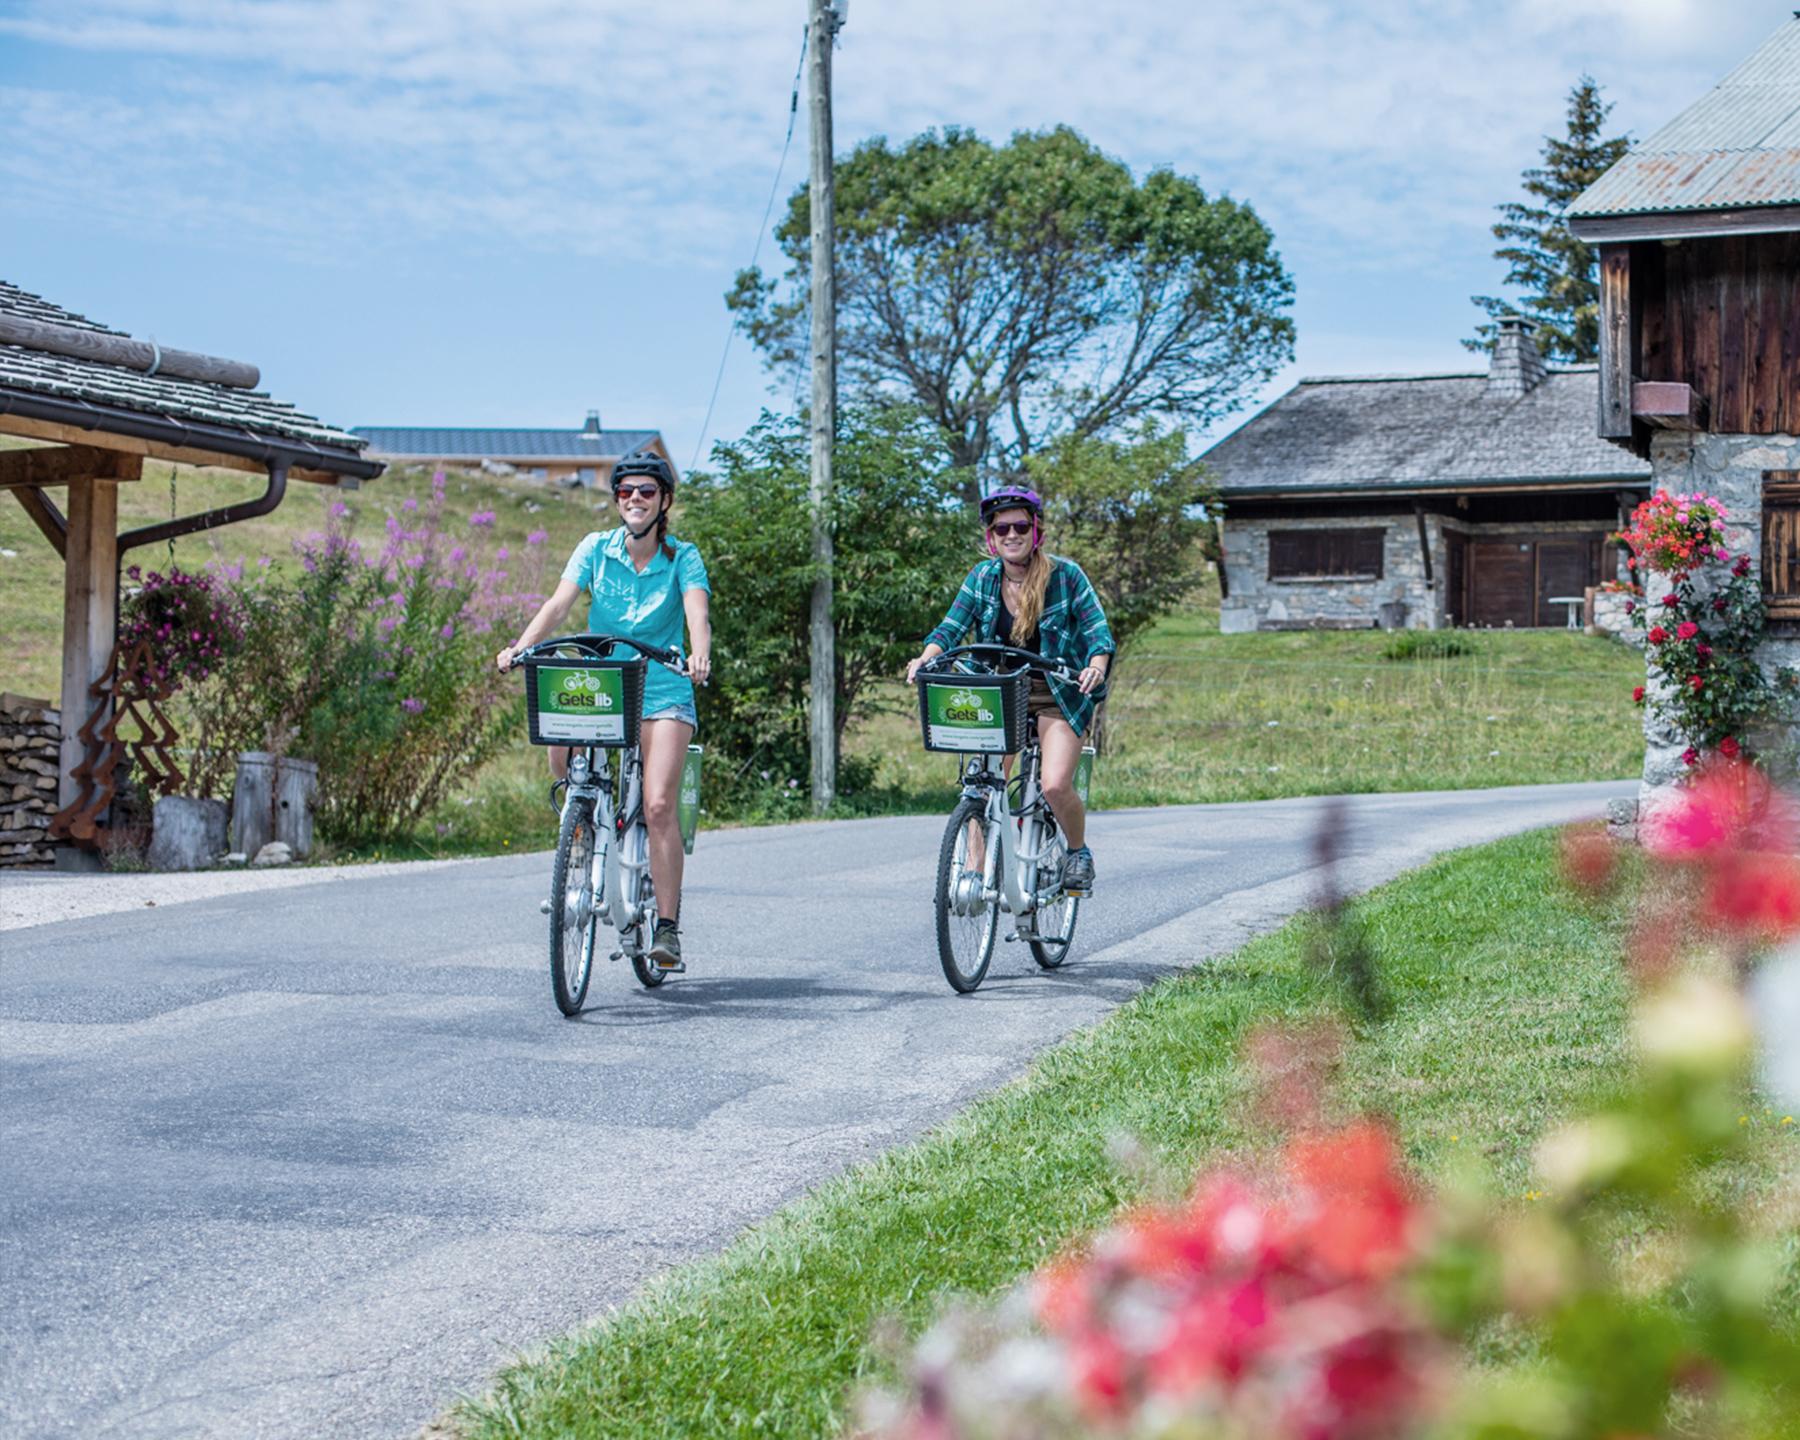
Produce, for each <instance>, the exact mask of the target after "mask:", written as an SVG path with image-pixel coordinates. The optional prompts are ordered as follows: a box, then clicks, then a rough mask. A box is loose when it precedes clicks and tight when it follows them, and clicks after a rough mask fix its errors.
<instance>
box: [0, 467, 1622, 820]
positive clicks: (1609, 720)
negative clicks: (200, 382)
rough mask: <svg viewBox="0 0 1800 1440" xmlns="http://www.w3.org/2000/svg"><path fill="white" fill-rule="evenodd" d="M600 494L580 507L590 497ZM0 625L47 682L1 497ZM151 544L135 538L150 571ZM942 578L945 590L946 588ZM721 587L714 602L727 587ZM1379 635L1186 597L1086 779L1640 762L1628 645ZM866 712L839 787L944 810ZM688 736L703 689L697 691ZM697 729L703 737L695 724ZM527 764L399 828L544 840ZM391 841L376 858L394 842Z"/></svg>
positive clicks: (584, 527)
mask: <svg viewBox="0 0 1800 1440" xmlns="http://www.w3.org/2000/svg"><path fill="white" fill-rule="evenodd" d="M146 472H147V473H146V478H145V479H144V480H143V481H140V482H138V483H136V484H131V485H126V486H123V487H121V495H120V510H121V521H120V523H121V526H122V527H123V528H130V527H131V526H134V525H142V524H147V523H149V522H151V521H153V520H158V519H165V518H167V516H168V514H169V501H170V496H169V467H168V466H165V465H161V464H157V463H151V464H149V465H147V466H146ZM430 487H431V475H430V472H429V471H426V470H401V471H395V472H392V473H390V474H388V475H385V476H383V477H382V478H381V479H379V480H377V481H375V482H373V483H372V484H370V485H369V486H367V487H366V488H364V489H363V490H361V491H357V492H344V491H336V490H330V489H324V488H321V487H316V486H312V485H307V484H299V483H296V484H295V485H294V486H293V487H292V488H291V490H290V491H289V494H288V498H287V500H286V502H285V503H284V504H283V505H282V506H281V508H280V509H279V510H277V511H276V512H275V513H274V514H273V515H270V516H267V517H265V518H264V519H261V520H256V521H250V522H247V523H244V524H241V525H233V526H228V527H226V528H224V529H221V530H218V531H214V532H212V533H210V534H208V535H200V536H190V537H188V538H187V539H185V540H183V541H181V542H180V543H179V544H178V546H177V549H176V556H177V559H178V560H179V561H180V562H181V564H183V565H184V566H187V567H189V568H194V567H198V566H201V565H204V564H205V563H207V562H208V561H209V560H215V559H216V560H220V561H227V562H228V561H233V560H243V561H246V562H251V563H254V561H255V560H256V558H257V557H259V556H262V555H269V556H274V557H282V556H285V555H287V554H288V553H289V549H290V546H291V544H292V542H293V541H294V540H295V539H296V538H297V537H299V536H301V535H303V534H306V533H307V532H309V531H312V530H315V529H318V528H319V527H320V526H321V525H322V524H323V523H324V520H325V510H326V506H327V505H329V504H330V503H332V502H333V501H334V500H340V499H341V500H343V501H344V502H346V503H347V504H348V505H349V506H350V508H351V512H352V516H353V518H354V519H355V520H356V521H357V524H358V529H359V530H360V531H361V533H363V534H365V535H368V534H379V532H380V529H381V525H382V522H383V520H384V519H385V517H386V515H387V514H388V512H389V511H390V510H395V509H397V508H398V507H399V506H400V504H401V503H402V501H404V500H405V499H406V498H407V497H409V496H414V497H419V498H423V497H424V496H426V495H427V494H428V493H429V491H430ZM258 493H260V482H259V481H258V480H257V479H256V478H255V477H252V476H247V475H238V474H234V473H230V472H224V471H208V472H194V471H184V472H183V473H182V475H181V476H180V477H179V480H178V483H177V495H176V501H177V504H178V507H179V510H180V513H183V514H188V513H193V512H195V511H199V510H203V509H208V508H211V507H214V506H217V505H222V504H227V503H230V502H231V501H234V500H243V499H247V498H250V497H252V496H254V495H256V494H258ZM448 499H449V510H450V514H449V517H448V519H449V523H450V525H451V526H452V527H453V528H454V527H459V526H461V525H462V524H463V523H465V522H466V519H467V517H468V516H469V515H471V514H473V513H474V512H475V511H478V510H491V511H493V512H495V516H496V520H495V525H494V533H495V534H497V536H498V537H499V538H500V539H501V540H502V541H504V542H505V543H507V544H509V545H519V544H521V543H522V542H523V541H524V538H525V536H526V535H527V534H528V533H529V532H530V531H532V530H534V529H538V528H542V529H545V530H547V531H548V532H549V535H550V541H549V545H548V547H547V550H548V554H549V557H550V559H551V561H552V563H553V564H559V563H560V561H561V558H562V557H563V556H565V555H567V553H568V552H569V550H570V549H571V548H573V546H574V544H575V542H576V541H577V540H578V539H580V537H581V536H582V535H584V534H586V533H587V532H588V531H589V530H590V529H592V528H594V527H595V526H596V525H600V524H607V523H610V518H611V517H610V512H611V507H610V504H607V503H606V502H605V500H604V497H597V496H595V495H594V494H593V493H592V492H589V491H581V490H573V491H571V490H563V489H559V488H556V487H549V486H545V485H544V484H542V483H541V482H533V481H526V480H520V479H511V478H506V479H503V478H498V477H490V476H482V475H462V474H454V475H452V477H451V479H450V484H449V490H448ZM597 499H598V500H600V501H601V503H602V504H603V505H604V506H605V509H604V510H603V511H601V512H600V513H598V514H597V513H596V506H595V501H596V500H597ZM0 551H3V552H11V553H8V554H0V626H3V627H4V632H5V633H6V634H7V635H8V636H9V637H10V638H11V641H12V643H11V644H10V645H9V646H8V647H7V652H6V655H5V657H4V659H0V689H6V690H13V691H19V692H23V693H25V694H32V695H41V696H49V697H53V696H54V695H55V693H56V688H57V683H58V656H59V652H60V647H61V632H60V627H61V613H62V567H61V562H60V561H59V560H58V559H57V558H56V555H55V553H54V552H53V551H52V550H51V549H50V547H49V545H47V544H46V543H45V542H44V540H43V538H42V537H41V536H40V535H39V534H38V533H37V530H36V528H35V527H34V526H33V525H32V524H31V522H30V520H29V519H28V518H27V517H26V515H25V512H24V511H23V510H22V509H20V508H19V507H18V505H17V504H16V503H14V502H12V501H10V500H7V499H6V498H5V497H3V496H0ZM167 558H168V552H167V549H166V547H162V546H157V547H153V548H151V549H147V550H137V551H134V552H132V554H131V556H130V559H131V560H134V561H136V562H137V563H139V564H142V565H145V566H147V567H155V566H160V565H164V564H166V562H167ZM948 593H949V587H948V585H946V589H945V594H946V596H947V595H948ZM728 594H729V591H728V589H727V590H726V593H725V595H724V596H722V599H725V600H727V603H728ZM1392 638H1393V637H1391V636H1388V635H1384V634H1380V633H1377V632H1374V631H1360V632H1345V631H1335V632H1319V633H1294V634H1269V635H1229V636H1228V635H1220V634H1219V633H1218V612H1217V606H1216V600H1212V599H1209V598H1207V597H1202V598H1201V600H1200V601H1199V602H1198V603H1196V604H1195V605H1194V606H1192V607H1191V608H1189V609H1188V610H1186V611H1184V612H1183V613H1182V614H1179V615H1175V616H1172V617H1170V618H1169V619H1167V620H1165V621H1164V622H1163V623H1162V624H1161V625H1159V626H1158V627H1157V628H1156V629H1155V630H1154V631H1152V632H1151V633H1150V634H1149V635H1148V636H1146V637H1145V638H1144V639H1143V640H1142V642H1141V643H1140V644H1139V646H1138V647H1137V648H1136V649H1135V650H1134V651H1133V652H1132V654H1130V655H1129V656H1128V657H1127V659H1126V661H1125V662H1124V663H1123V665H1122V666H1121V667H1120V674H1119V681H1118V684H1117V686H1116V688H1115V693H1114V697H1113V699H1112V701H1111V703H1110V705H1109V707H1108V711H1109V715H1108V722H1107V724H1108V733H1107V736H1106V739H1105V746H1104V753H1103V755H1102V758H1101V762H1100V765H1099V768H1098V770H1097V772H1096V776H1095V797H1094V798H1095V800H1096V801H1097V803H1098V804H1100V805H1102V806H1122V805H1145V804H1158V803H1172V802H1178V801H1206V800H1244V799H1263V798H1270V797H1276V796H1284V795H1305V794H1319V793H1324V792H1334V791H1335V792H1349V791H1381V790H1417V789H1440V788H1444V789H1448V788H1457V787H1470V786H1484V785H1506V784H1524V783H1535V782H1547V781H1559V780H1591V779H1605V778H1613V777H1622V776H1628V775H1633V774H1635V773H1637V770H1638V767H1639V765H1640V764H1641V762H1642V755H1643V749H1642V739H1641V736H1640V733H1639V730H1638V715H1637V711H1636V710H1635V708H1634V707H1633V706H1632V704H1631V701H1630V691H1631V687H1632V686H1633V685H1634V684H1637V683H1639V682H1640V681H1641V680H1642V678H1643V662H1642V660H1641V658H1640V657H1639V656H1638V655H1637V654H1636V653H1635V652H1633V651H1631V650H1628V649H1626V648H1625V647H1624V646H1621V645H1618V644H1615V643H1613V642H1610V641H1605V640H1590V639H1586V638H1584V637H1582V636H1581V635H1578V634H1571V633H1569V632H1567V631H1563V630H1540V631H1517V632H1502V631H1493V632H1483V633H1467V632H1465V633H1463V634H1461V635H1459V636H1458V638H1459V639H1461V640H1463V641H1465V642H1466V644H1467V646H1468V653H1466V654H1462V655H1458V656H1455V657H1452V658H1436V659H1433V658H1423V659H1413V660H1405V661H1395V660H1389V659H1386V658H1384V652H1385V651H1386V649H1387V647H1388V645H1389V644H1390V643H1391V640H1392ZM880 699H881V710H880V713H878V714H876V715H874V716H873V717H871V718H870V719H869V720H867V721H866V722H864V723H863V724H861V725H860V726H858V727H857V728H856V730H855V731H854V732H853V734H852V735H851V738H850V742H849V747H850V749H851V751H852V753H856V754H864V755H870V756H873V757H875V758H876V759H877V761H878V766H879V768H878V784H877V793H875V794H872V795H865V796H852V797H846V802H845V803H846V808H847V809H848V810H851V811H854V812H857V813H869V812H870V811H871V810H875V811H893V810H935V809H939V808H943V807H945V806H947V805H948V803H949V800H950V797H951V795H952V794H953V793H954V787H955V772H956V767H955V762H954V761H953V760H952V759H951V758H950V757H946V756H936V755H927V754H926V753H925V752H924V751H923V750H922V749H921V748H920V746H919V741H918V726H917V718H916V714H917V712H916V709H915V708H914V699H913V695H912V692H911V691H909V690H908V689H907V688H906V687H905V686H903V685H901V684H900V683H899V682H898V681H897V680H896V681H895V682H894V683H893V684H892V685H891V686H889V687H886V688H885V689H884V691H883V693H882V695H881V697H880ZM701 711H702V714H701V721H702V727H703V732H704V724H705V701H704V699H702V702H701ZM704 738H705V736H704V733H703V734H702V739H704ZM780 782H781V777H777V779H776V781H775V782H774V788H773V789H772V790H771V799H770V802H769V805H768V807H767V808H766V811H765V812H764V813H761V814H759V815H758V816H757V817H756V818H766V819H781V818H788V817H791V816H798V815H799V814H800V813H801V812H802V810H803V808H804V789H803V787H802V788H801V789H798V790H788V789H786V788H785V786H782V785H781V783H780ZM545 790H546V779H545V776H544V766H543V760H542V758H541V757H540V756H538V755H535V754H532V753H531V751H530V747H528V746H527V745H526V744H525V743H524V741H523V736H521V739H520V743H519V744H518V745H517V746H515V747H514V748H513V749H511V750H509V751H507V752H505V753H503V754H502V755H501V756H500V757H499V758H498V759H497V760H496V761H495V762H494V763H493V764H492V765H490V766H489V767H488V769H487V770H486V771H484V772H483V773H482V774H481V775H479V776H474V777H471V779H470V781H469V783H468V784H467V785H466V786H465V787H464V789H463V791H462V792H461V793H460V794H458V795H455V796H453V797H452V798H451V799H450V800H449V801H448V802H447V803H446V804H445V806H444V807H443V808H442V810H441V811H440V812H439V813H438V814H437V815H435V816H433V817H432V819H431V820H430V822H429V823H428V824H427V825H426V826H425V827H424V828H423V829H422V831H421V833H420V835H419V836H418V837H417V842H418V843H417V848H418V849H419V850H420V851H422V852H428V853H446V852H464V853H466V852H470V851H496V850H501V849H508V848H522V847H526V846H546V845H549V844H551V843H553V842H554V838H555V837H554V831H553V829H552V827H551V821H552V815H551V811H550V809H549V807H548V805H547V804H546V803H545ZM390 853H392V852H391V851H390Z"/></svg>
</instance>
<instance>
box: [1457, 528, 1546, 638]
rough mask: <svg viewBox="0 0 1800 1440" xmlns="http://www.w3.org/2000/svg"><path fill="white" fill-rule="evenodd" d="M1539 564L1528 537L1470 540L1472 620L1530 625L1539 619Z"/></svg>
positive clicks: (1475, 623)
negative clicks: (1537, 592)
mask: <svg viewBox="0 0 1800 1440" xmlns="http://www.w3.org/2000/svg"><path fill="white" fill-rule="evenodd" d="M1536 580H1537V565H1536V554H1535V547H1534V546H1533V545H1532V543H1531V541H1529V540H1471V541H1470V542H1469V623H1470V624H1471V625H1492V626H1495V627H1496V628H1498V627H1501V626H1505V625H1509V624H1510V625H1514V626H1521V627H1523V626H1527V625H1530V624H1532V623H1533V622H1534V621H1535V620H1536V618H1537V615H1536V612H1537V606H1536V604H1535V601H1536V599H1537V595H1536V589H1537V586H1536Z"/></svg>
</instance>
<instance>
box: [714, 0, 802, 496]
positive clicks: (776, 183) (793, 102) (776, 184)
mask: <svg viewBox="0 0 1800 1440" xmlns="http://www.w3.org/2000/svg"><path fill="white" fill-rule="evenodd" d="M811 28H812V27H811V26H802V27H801V30H800V58H799V60H797V61H796V62H795V63H794V89H793V93H792V94H791V95H789V96H788V123H787V135H786V136H785V137H784V138H783V139H782V142H781V159H779V160H777V161H776V162H775V179H774V180H773V181H772V182H770V185H769V203H768V204H766V205H764V206H763V217H762V226H761V228H760V229H758V230H757V232H756V244H755V246H754V247H752V249H751V251H750V265H749V268H750V269H752V270H754V269H755V268H756V262H757V260H758V259H760V258H761V256H762V243H763V236H765V235H767V234H768V233H769V217H770V216H771V215H773V214H774V213H775V197H776V195H778V194H779V193H780V192H781V172H782V170H783V169H784V168H786V166H787V157H788V148H789V147H790V146H791V145H792V144H793V143H794V121H795V120H796V119H798V118H799V115H800V77H801V75H802V74H803V73H804V72H805V70H806V42H807V38H808V35H809V34H810V32H811ZM736 333H737V324H736V322H735V321H734V322H733V323H732V324H730V325H728V326H727V327H726V329H725V347H724V349H722V350H721V351H720V352H719V373H718V374H716V375H714V376H713V386H712V396H711V398H710V399H708V400H707V402H706V418H705V419H704V420H702V421H701V422H700V433H699V435H698V436H696V437H695V439H694V458H693V459H691V460H689V461H688V469H689V470H690V471H691V470H692V469H693V468H694V467H695V466H696V465H698V464H699V463H700V450H701V447H702V446H704V445H705V444H706V430H707V427H708V426H709V425H711V424H712V417H713V406H714V405H716V404H718V403H719V386H720V385H721V384H722V383H723V382H724V380H725V362H726V361H727V360H728V359H730V358H731V337H732V336H733V335H734V334H736Z"/></svg>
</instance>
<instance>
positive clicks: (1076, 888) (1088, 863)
mask: <svg viewBox="0 0 1800 1440" xmlns="http://www.w3.org/2000/svg"><path fill="white" fill-rule="evenodd" d="M1062 883H1063V891H1064V893H1066V894H1069V895H1074V896H1077V897H1080V896H1084V895H1091V894H1093V893H1094V852H1093V851H1092V850H1089V849H1088V847H1087V846H1085V845H1083V846H1082V847H1081V848H1080V849H1079V850H1071V851H1070V852H1069V853H1068V855H1067V856H1066V857H1065V858H1064V860H1063V873H1062Z"/></svg>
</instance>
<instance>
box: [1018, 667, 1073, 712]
mask: <svg viewBox="0 0 1800 1440" xmlns="http://www.w3.org/2000/svg"><path fill="white" fill-rule="evenodd" d="M1025 713H1026V714H1027V715H1030V716H1031V717H1033V718H1034V719H1038V718H1041V717H1043V716H1045V715H1054V716H1055V717H1056V718H1057V719H1058V720H1061V719H1063V718H1064V716H1063V712H1062V706H1060V705H1058V704H1057V703H1056V697H1055V696H1054V695H1052V694H1051V693H1050V682H1049V681H1047V680H1045V679H1044V677H1043V676H1042V675H1041V674H1039V673H1038V672H1037V671H1035V670H1033V671H1032V672H1031V692H1030V694H1029V695H1028V696H1027V697H1026V699H1025Z"/></svg>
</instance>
